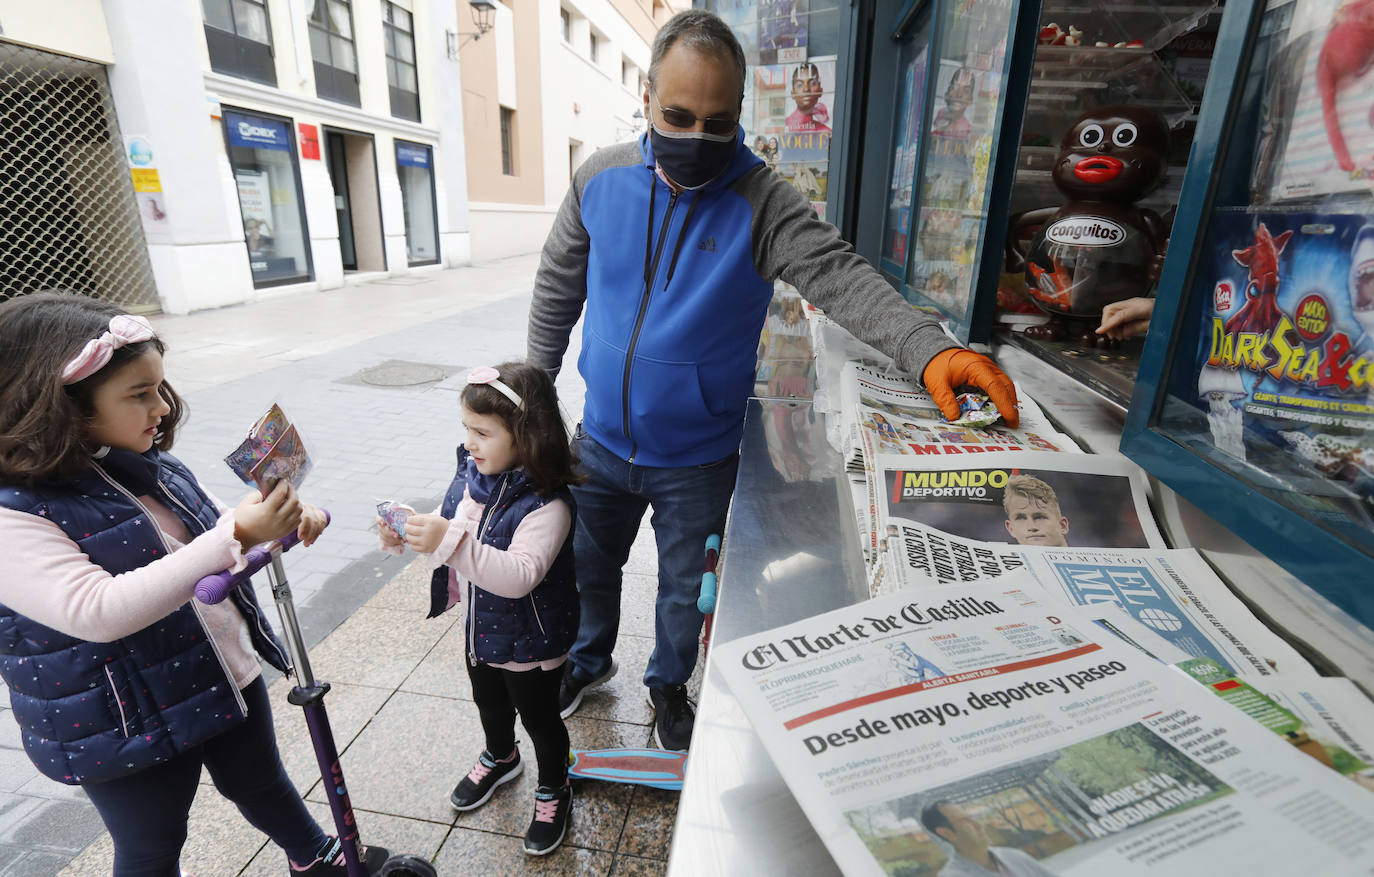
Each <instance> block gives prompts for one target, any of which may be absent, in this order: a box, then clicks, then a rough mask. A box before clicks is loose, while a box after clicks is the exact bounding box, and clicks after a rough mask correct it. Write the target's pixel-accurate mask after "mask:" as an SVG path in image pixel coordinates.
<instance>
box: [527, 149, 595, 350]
mask: <svg viewBox="0 0 1374 877" xmlns="http://www.w3.org/2000/svg"><path fill="white" fill-rule="evenodd" d="M589 165H591V161H590V160H588V161H587V162H585V163H584V164H583V165H582V167H580V168H578V171H577V173H576V174H575V175H574V177H573V181H572V185H570V186H568V194H567V195H566V196H565V197H564V198H563V204H562V206H560V207H559V208H558V215H557V216H556V217H555V218H554V221H553V227H552V228H551V229H549V236H548V238H547V239H546V240H545V241H544V250H543V253H542V254H541V255H540V257H539V271H538V273H536V274H535V276H534V297H533V299H532V300H531V301H530V322H529V329H528V333H527V337H526V342H525V343H526V352H525V356H526V360H527V361H528V362H529V363H530V364H531V365H537V366H541V367H542V368H544V369H546V370H547V371H548V372H549V374H550V375H552V376H554V377H557V376H558V370H559V368H561V367H562V365H563V354H564V353H565V352H567V349H568V338H569V336H570V335H571V334H572V329H573V326H575V325H577V319H578V317H580V316H581V315H582V306H583V304H584V303H585V302H586V300H587V252H588V250H589V249H590V246H591V238H590V236H589V235H588V234H587V229H586V228H585V227H584V226H583V225H582V190H583V188H585V187H586V185H587V180H588V179H590V178H591V168H590V167H589Z"/></svg>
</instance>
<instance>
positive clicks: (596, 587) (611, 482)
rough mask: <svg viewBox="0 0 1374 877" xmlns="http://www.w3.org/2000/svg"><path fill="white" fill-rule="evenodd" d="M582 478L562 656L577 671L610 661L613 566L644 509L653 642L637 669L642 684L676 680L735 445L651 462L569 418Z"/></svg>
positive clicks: (614, 616) (689, 664)
mask: <svg viewBox="0 0 1374 877" xmlns="http://www.w3.org/2000/svg"><path fill="white" fill-rule="evenodd" d="M574 446H575V448H576V450H577V454H578V456H579V457H581V458H582V465H581V469H580V471H581V472H582V473H583V474H585V475H586V476H587V477H588V481H587V483H586V484H583V485H580V486H575V487H573V489H572V492H573V498H574V499H576V500H577V530H576V532H575V534H574V536H573V550H574V552H575V554H576V557H577V590H578V593H579V595H580V599H581V608H582V621H581V624H580V625H579V627H578V631H577V642H576V643H574V644H573V648H572V654H571V655H570V656H569V661H571V662H572V665H573V672H574V673H575V674H576V675H577V676H578V677H579V678H581V679H595V678H598V677H600V676H601V675H603V674H604V673H605V672H606V671H607V670H609V669H610V666H611V652H612V650H614V648H615V639H616V634H617V633H618V632H619V630H620V586H621V569H622V567H624V566H625V561H626V560H628V559H629V556H630V546H631V545H632V544H633V543H634V541H635V536H636V535H638V532H639V522H640V520H641V519H643V517H644V512H645V510H646V509H649V508H652V509H653V516H652V517H651V518H650V519H649V522H650V523H651V524H652V525H653V528H654V537H655V541H657V543H658V599H657V600H656V602H655V604H654V635H655V639H654V651H653V653H652V654H651V655H650V656H649V665H648V667H646V668H645V670H644V684H645V685H647V686H649V687H650V688H658V687H661V686H664V685H684V684H686V682H687V680H688V679H689V678H691V675H692V670H693V669H694V668H695V667H696V663H697V643H698V639H699V638H700V636H701V625H702V623H703V621H704V620H705V616H703V615H702V614H701V612H700V611H699V610H698V609H697V596H698V595H699V594H700V592H701V574H702V572H704V571H705V569H706V537H707V536H709V535H711V534H712V533H721V532H722V530H723V529H724V527H725V513H726V511H727V510H728V509H729V507H730V494H731V493H732V492H733V491H734V489H735V473H736V471H737V470H738V468H739V454H731V455H730V456H728V457H726V458H725V459H723V460H717V461H716V462H714V463H706V464H703V465H701V466H684V467H682V468H672V469H669V468H657V467H650V466H637V465H635V464H632V463H627V462H626V461H624V460H622V459H620V457H618V456H616V455H615V454H614V453H612V452H611V451H609V450H607V449H606V448H605V447H603V446H602V445H601V444H600V443H598V442H597V441H595V440H594V439H592V437H591V436H589V435H587V434H586V433H585V432H583V430H582V428H581V427H580V426H579V427H578V430H577V436H576V438H575V439H574Z"/></svg>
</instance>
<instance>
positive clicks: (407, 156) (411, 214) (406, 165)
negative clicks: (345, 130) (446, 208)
mask: <svg viewBox="0 0 1374 877" xmlns="http://www.w3.org/2000/svg"><path fill="white" fill-rule="evenodd" d="M396 176H397V178H399V180H400V182H401V212H402V213H403V214H404V215H405V222H406V262H407V263H408V264H410V265H412V266H414V265H433V264H435V263H437V262H438V261H439V214H438V210H437V207H436V200H435V197H434V149H433V147H430V146H425V145H423V144H420V143H407V142H405V141H404V140H397V141H396Z"/></svg>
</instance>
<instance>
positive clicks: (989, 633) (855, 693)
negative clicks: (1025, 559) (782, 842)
mask: <svg viewBox="0 0 1374 877" xmlns="http://www.w3.org/2000/svg"><path fill="white" fill-rule="evenodd" d="M1099 614H1100V613H1099ZM713 652H714V654H713V656H712V661H713V663H714V664H716V666H718V667H720V668H721V669H722V672H723V673H724V674H725V676H726V679H727V681H728V684H729V686H730V689H731V691H732V692H733V693H734V695H735V697H736V698H737V699H738V700H739V702H740V704H741V706H742V708H743V709H744V711H745V713H746V714H747V715H748V717H749V719H750V722H751V723H752V724H753V725H754V727H755V729H756V730H757V731H758V733H759V735H760V737H761V739H762V741H763V743H764V745H765V747H766V748H767V750H768V752H769V755H770V756H771V757H772V758H773V760H774V761H775V763H776V764H777V767H778V769H779V771H780V773H781V774H782V775H783V777H784V778H785V779H786V782H787V783H788V786H789V787H790V789H791V791H792V792H793V794H794V795H795V797H796V799H797V801H798V802H799V803H800V804H801V806H802V808H803V809H804V810H805V811H806V814H807V816H808V817H809V818H810V820H811V822H812V824H813V826H814V827H815V829H816V831H817V833H818V835H819V836H820V838H821V840H822V841H823V842H824V843H825V844H826V846H827V848H828V849H829V851H830V852H831V854H832V856H833V857H834V860H835V862H836V864H837V865H838V866H839V868H840V869H841V870H842V871H843V872H844V873H845V874H848V875H871V877H879V875H890V874H902V875H904V877H936V875H941V877H965V875H976V874H984V873H989V872H990V873H1003V874H1011V875H1018V877H1024V875H1034V877H1044V875H1070V877H1073V875H1084V877H1088V875H1092V877H1099V875H1102V874H1112V875H1142V877H1143V875H1158V874H1169V875H1170V877H1186V875H1199V877H1216V875H1219V874H1245V875H1282V877H1292V875H1295V874H1296V875H1309V874H1311V875H1316V874H1321V875H1366V877H1368V875H1369V874H1371V867H1374V865H1372V864H1371V863H1374V795H1372V794H1370V793H1369V792H1368V791H1366V790H1365V789H1363V788H1361V787H1360V786H1359V785H1358V784H1357V783H1353V782H1350V781H1349V780H1347V779H1344V778H1342V777H1341V776H1340V775H1339V774H1337V773H1336V772H1333V771H1331V770H1329V769H1327V768H1325V767H1324V766H1323V765H1321V764H1320V763H1318V762H1317V761H1316V760H1315V759H1313V758H1310V757H1308V756H1307V755H1304V754H1303V753H1302V752H1300V751H1298V750H1297V749H1296V748H1295V747H1294V746H1293V745H1290V744H1289V743H1287V742H1285V741H1284V740H1282V739H1280V738H1279V737H1278V736H1276V735H1275V734H1274V733H1272V732H1270V731H1269V730H1266V729H1265V728H1264V727H1263V726H1261V725H1259V724H1258V723H1256V722H1254V721H1252V720H1251V719H1250V718H1248V717H1246V716H1245V714H1244V713H1242V712H1240V711H1238V710H1237V709H1235V708H1234V707H1232V706H1230V705H1228V704H1227V703H1226V702H1225V701H1224V700H1222V699H1221V698H1218V697H1216V696H1214V695H1212V694H1210V693H1208V692H1207V690H1206V689H1205V688H1203V687H1202V686H1199V685H1197V684H1195V683H1194V682H1192V681H1190V680H1189V679H1188V678H1186V677H1185V676H1184V675H1183V674H1181V673H1179V672H1178V671H1176V670H1173V669H1170V668H1168V667H1165V666H1164V665H1162V664H1160V663H1159V662H1158V661H1156V660H1154V659H1153V658H1150V657H1149V656H1147V655H1146V654H1144V653H1143V652H1141V651H1140V650H1138V649H1136V648H1133V647H1131V646H1129V645H1126V644H1124V643H1122V642H1120V641H1118V640H1116V639H1115V638H1114V637H1112V636H1110V635H1108V634H1106V633H1105V632H1104V631H1103V630H1102V629H1101V628H1100V627H1099V626H1098V625H1097V624H1096V623H1095V622H1094V620H1092V618H1090V617H1087V616H1083V615H1081V614H1080V610H1078V609H1076V608H1075V607H1072V606H1069V605H1067V604H1064V603H1061V602H1059V601H1056V600H1053V599H1052V598H1050V597H1046V596H1041V594H1040V586H1039V584H1038V583H1037V582H1036V581H1034V580H1033V578H1032V576H1031V575H1030V574H1029V573H1026V572H1023V573H1015V574H1008V575H1006V576H1004V577H1002V578H1001V579H999V580H997V581H995V582H987V583H982V584H981V585H980V586H978V587H971V586H967V585H959V586H951V587H932V588H928V589H926V590H922V591H919V592H911V591H908V592H903V593H896V594H889V595H884V596H881V597H877V598H874V599H872V600H869V601H867V602H865V603H860V604H857V605H854V606H850V607H846V608H844V609H839V610H835V611H833V612H829V613H826V614H824V615H819V616H815V617H812V618H809V619H806V620H803V621H799V622H796V623H794V624H790V625H787V626H785V627H781V628H777V629H774V630H771V631H766V632H763V633H759V634H756V635H752V636H746V637H741V638H740V639H737V640H734V641H731V642H729V643H724V644H719V645H716V646H715V647H714V648H713ZM998 868H1001V871H1000V872H999V871H998V870H997V869H998ZM979 869H982V870H979Z"/></svg>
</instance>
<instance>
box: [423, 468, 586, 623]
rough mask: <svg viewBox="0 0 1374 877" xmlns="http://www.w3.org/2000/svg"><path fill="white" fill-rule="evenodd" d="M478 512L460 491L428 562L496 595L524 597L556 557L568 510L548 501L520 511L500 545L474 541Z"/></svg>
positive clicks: (567, 525)
mask: <svg viewBox="0 0 1374 877" xmlns="http://www.w3.org/2000/svg"><path fill="white" fill-rule="evenodd" d="M481 515H482V506H481V505H479V504H477V503H476V502H474V501H473V500H472V499H471V498H469V497H468V496H467V494H466V493H465V494H464V495H463V501H462V502H461V503H459V504H458V509H457V511H456V512H455V513H454V516H453V520H452V522H450V523H449V528H448V532H447V533H446V534H444V539H443V541H442V542H440V543H439V547H438V548H436V549H435V550H434V553H433V554H431V555H430V561H429V565H430V567H431V568H436V567H439V566H441V565H445V564H447V565H448V566H449V567H451V568H452V569H453V570H454V571H455V572H457V574H458V576H459V577H460V578H463V579H467V580H469V581H471V582H473V583H474V584H475V585H477V586H478V587H479V588H481V589H482V590H484V591H486V592H488V593H491V594H496V595H497V596H500V597H506V598H508V599H512V600H515V599H518V598H520V597H523V596H525V595H526V594H528V593H529V592H530V591H533V590H534V588H535V586H536V585H538V584H539V583H540V582H542V581H543V580H544V576H545V575H547V574H548V572H549V567H551V566H553V562H554V559H555V558H557V557H558V552H559V550H560V549H561V548H562V547H563V541H564V540H565V539H566V538H567V536H568V530H569V528H571V527H572V509H570V508H568V504H567V503H565V502H563V501H562V500H554V501H553V502H551V503H549V504H548V505H546V506H544V507H543V508H541V509H537V510H535V511H532V512H530V513H529V514H527V515H525V517H524V518H523V519H522V520H521V521H520V523H519V525H518V526H516V528H515V535H514V536H512V537H511V543H510V547H508V548H506V549H504V550H503V549H500V548H496V547H493V546H491V545H483V544H482V543H481V542H479V541H478V539H477V524H478V523H479V521H480V519H481Z"/></svg>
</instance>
